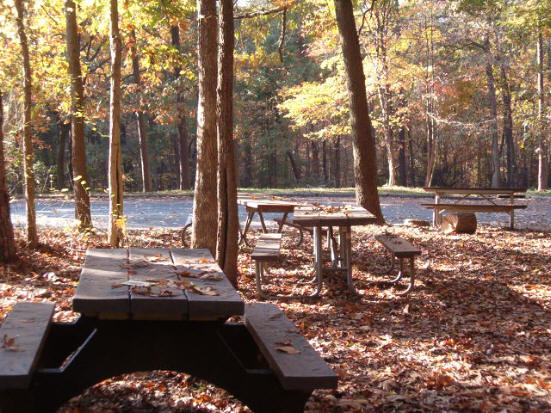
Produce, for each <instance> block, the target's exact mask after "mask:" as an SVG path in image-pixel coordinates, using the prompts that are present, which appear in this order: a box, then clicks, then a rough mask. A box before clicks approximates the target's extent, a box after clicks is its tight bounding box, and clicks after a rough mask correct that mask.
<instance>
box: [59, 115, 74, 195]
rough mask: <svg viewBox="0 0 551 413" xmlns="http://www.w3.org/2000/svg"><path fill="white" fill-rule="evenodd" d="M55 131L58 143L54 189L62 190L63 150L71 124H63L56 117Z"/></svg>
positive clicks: (63, 180) (63, 179)
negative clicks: (56, 131)
mask: <svg viewBox="0 0 551 413" xmlns="http://www.w3.org/2000/svg"><path fill="white" fill-rule="evenodd" d="M57 130H58V136H59V142H58V144H57V161H56V188H57V189H58V190H62V189H63V188H64V187H65V150H66V149H67V137H68V136H69V131H70V130H71V124H66V123H63V121H62V120H61V119H60V118H59V116H58V121H57Z"/></svg>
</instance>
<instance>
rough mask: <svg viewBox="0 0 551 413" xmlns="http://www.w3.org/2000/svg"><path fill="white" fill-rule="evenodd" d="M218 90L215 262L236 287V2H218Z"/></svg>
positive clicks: (227, 0)
mask: <svg viewBox="0 0 551 413" xmlns="http://www.w3.org/2000/svg"><path fill="white" fill-rule="evenodd" d="M219 10H220V16H219V25H220V33H219V45H220V49H219V51H218V88H217V104H216V114H217V117H218V122H217V135H218V186H217V188H218V234H217V238H218V240H217V248H216V259H217V261H218V265H220V268H222V270H223V271H224V274H226V277H228V279H229V280H230V282H231V283H232V284H233V285H234V286H237V275H238V273H237V254H238V250H239V247H238V232H239V219H238V215H237V176H236V171H235V155H234V141H233V52H234V43H235V38H234V23H233V0H220V3H219Z"/></svg>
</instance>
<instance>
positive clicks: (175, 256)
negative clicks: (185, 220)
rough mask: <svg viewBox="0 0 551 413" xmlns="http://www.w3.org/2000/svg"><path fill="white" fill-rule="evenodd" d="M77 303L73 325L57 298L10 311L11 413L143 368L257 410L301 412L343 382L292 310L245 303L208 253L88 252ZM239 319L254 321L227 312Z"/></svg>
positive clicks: (4, 388)
mask: <svg viewBox="0 0 551 413" xmlns="http://www.w3.org/2000/svg"><path fill="white" fill-rule="evenodd" d="M73 308H74V310H75V311H78V312H81V316H80V317H79V319H78V320H77V321H76V322H73V323H53V322H52V321H51V316H52V314H53V310H54V305H53V303H47V304H46V303H18V304H17V305H16V306H14V308H13V310H12V311H11V312H10V313H9V314H8V316H7V319H6V321H5V322H4V324H3V325H2V327H1V328H0V335H2V337H3V345H2V346H1V347H0V411H1V412H3V413H16V412H17V413H21V412H29V413H30V412H38V411H40V412H54V411H56V410H57V409H58V408H59V406H60V405H61V404H63V402H65V401H66V400H68V399H70V398H71V397H73V396H75V395H78V394H80V393H82V392H83V391H84V389H86V388H88V387H90V386H92V385H94V384H95V383H98V382H100V381H102V380H105V379H107V378H109V377H113V376H117V375H120V374H123V373H128V372H135V371H150V370H173V371H180V372H185V373H188V374H191V375H193V376H195V377H197V378H201V379H204V380H207V381H209V382H211V383H213V384H215V385H217V386H219V387H221V388H224V389H226V390H228V391H229V392H230V393H232V394H233V395H234V396H236V397H237V398H238V399H240V400H241V401H243V402H244V403H245V404H247V405H248V406H249V407H250V408H251V409H252V410H253V411H258V412H283V411H285V412H301V411H303V409H304V405H305V403H306V401H307V399H308V397H309V396H310V394H311V393H312V391H313V390H314V389H317V388H336V386H337V375H336V374H335V373H334V372H333V371H332V370H331V369H330V368H329V366H328V365H327V364H326V363H325V361H324V360H323V359H322V358H321V357H320V356H319V355H318V354H317V353H316V351H315V350H314V349H313V348H312V347H311V346H310V344H309V343H308V342H307V341H306V339H305V338H304V337H303V336H302V335H301V334H300V333H299V331H298V330H297V328H296V327H295V326H294V324H293V323H292V322H291V321H290V320H289V319H288V318H287V317H286V316H285V315H284V314H283V312H281V310H279V309H278V308H277V307H276V306H275V305H273V304H265V303H254V304H248V305H245V303H244V302H243V300H242V299H241V297H240V296H239V294H238V293H237V291H236V290H235V289H234V288H233V286H232V285H231V283H230V282H229V281H228V279H227V278H226V276H225V275H224V273H223V272H222V271H221V270H220V268H219V267H218V265H217V264H216V263H215V261H214V259H213V258H212V256H211V254H210V252H209V251H207V250H193V249H182V248H170V249H165V248H151V249H149V248H130V249H129V250H126V249H89V250H88V251H87V253H86V261H85V264H84V267H83V269H82V273H81V279H80V282H79V285H78V288H77V291H76V293H75V296H74V299H73ZM235 316H243V317H244V322H239V321H234V322H228V321H227V319H228V318H230V317H235ZM14 332H17V333H18V334H17V335H14V334H13V333H14Z"/></svg>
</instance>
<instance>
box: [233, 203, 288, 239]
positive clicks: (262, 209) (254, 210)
mask: <svg viewBox="0 0 551 413" xmlns="http://www.w3.org/2000/svg"><path fill="white" fill-rule="evenodd" d="M237 203H238V204H239V205H242V206H244V207H245V209H246V211H247V220H246V221H245V226H244V228H243V231H242V232H241V240H242V241H243V242H245V244H247V231H248V230H249V228H250V226H251V222H252V220H253V218H254V215H255V214H258V218H259V220H260V225H261V227H262V231H263V232H264V233H267V232H268V229H267V228H266V223H265V221H264V214H265V213H281V214H282V217H281V219H280V220H278V229H277V232H281V230H282V229H283V226H284V225H285V224H286V223H287V217H288V216H289V214H292V213H293V211H294V209H295V207H296V206H297V205H298V203H297V202H295V201H288V200H282V199H269V198H261V197H256V196H255V197H251V196H246V197H243V196H240V197H238V199H237Z"/></svg>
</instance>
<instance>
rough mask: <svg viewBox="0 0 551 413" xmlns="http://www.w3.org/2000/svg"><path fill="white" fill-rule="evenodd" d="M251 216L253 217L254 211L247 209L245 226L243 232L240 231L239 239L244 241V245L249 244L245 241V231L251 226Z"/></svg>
mask: <svg viewBox="0 0 551 413" xmlns="http://www.w3.org/2000/svg"><path fill="white" fill-rule="evenodd" d="M253 217H254V211H247V220H246V221H245V228H243V232H242V233H241V241H242V242H244V243H245V245H246V246H249V243H248V242H247V231H248V230H249V227H250V226H251V222H252V220H253Z"/></svg>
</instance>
